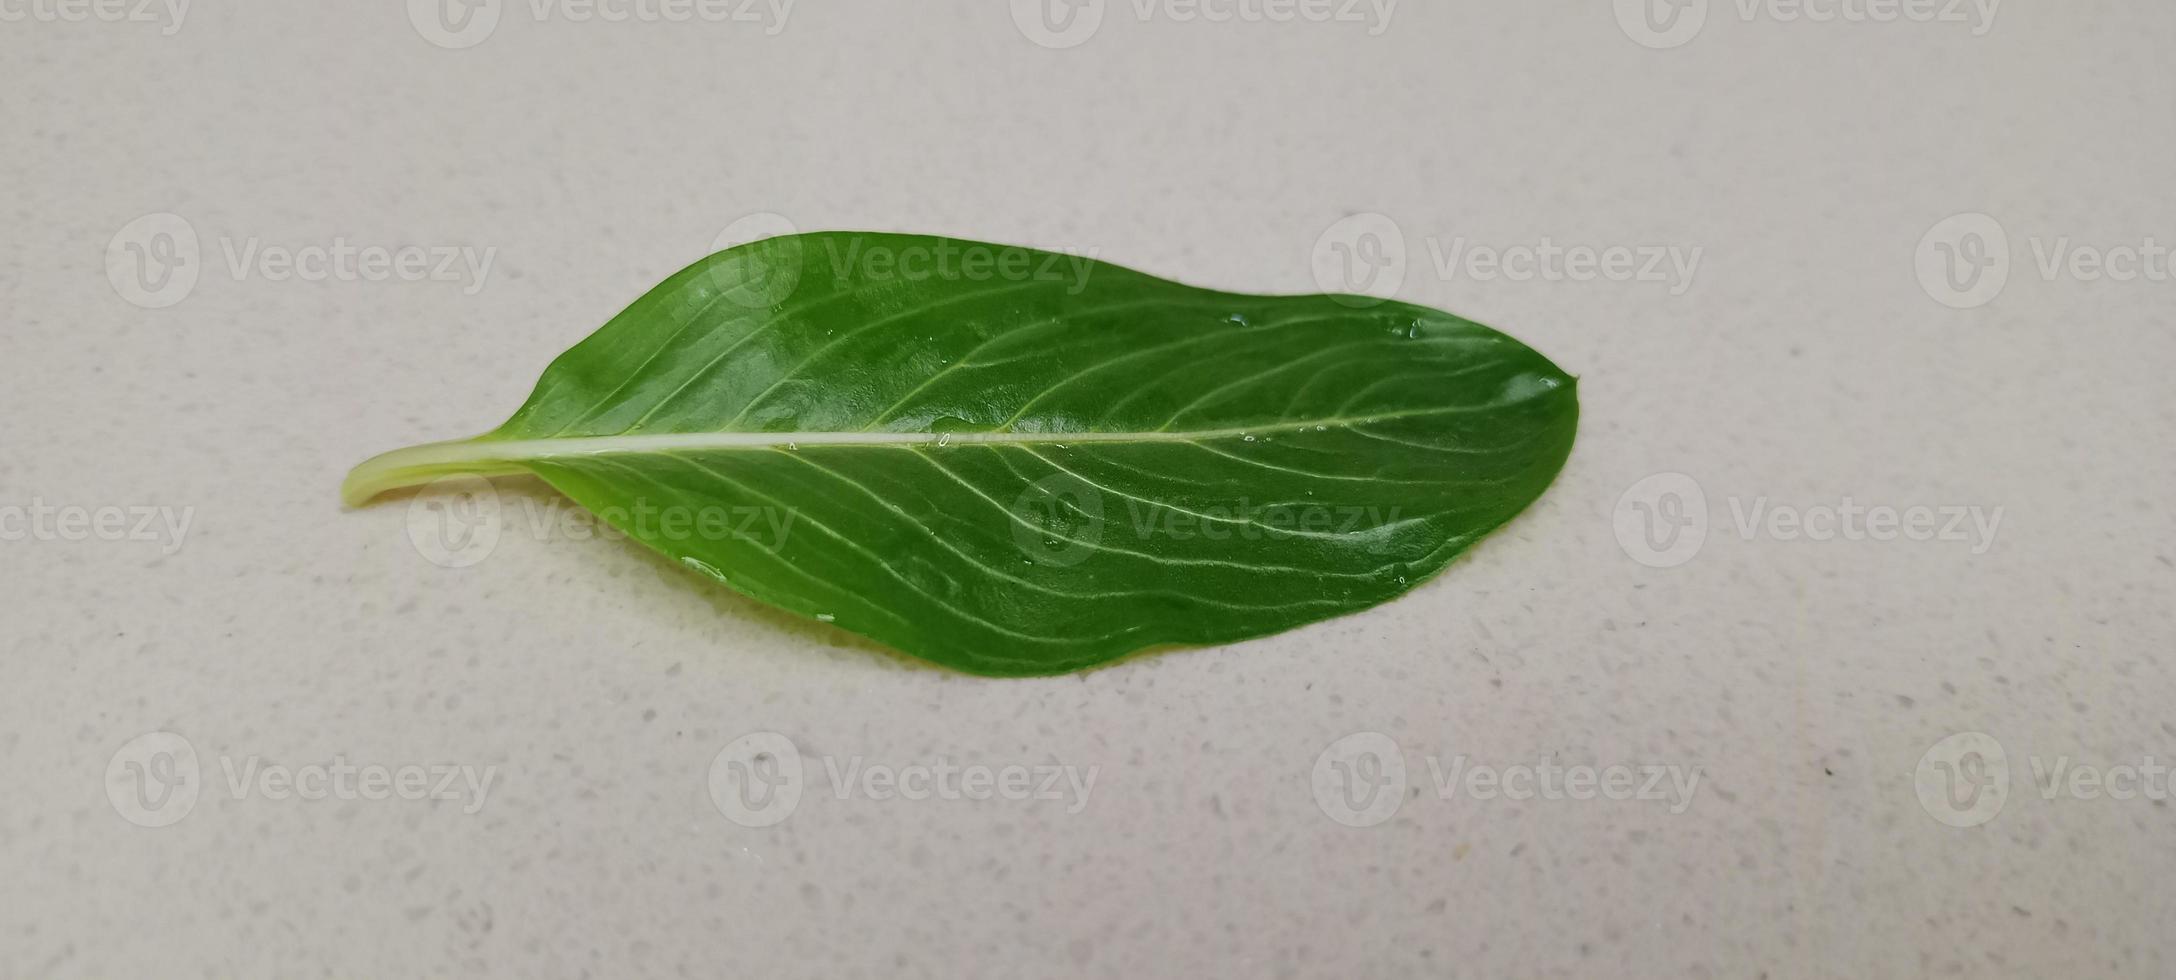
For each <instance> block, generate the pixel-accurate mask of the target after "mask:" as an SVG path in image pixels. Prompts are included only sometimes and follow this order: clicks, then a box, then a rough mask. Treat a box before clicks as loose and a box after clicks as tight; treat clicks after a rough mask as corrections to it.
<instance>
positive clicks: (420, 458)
mask: <svg viewBox="0 0 2176 980" xmlns="http://www.w3.org/2000/svg"><path fill="white" fill-rule="evenodd" d="M1496 407H1500V406H1499V405H1455V406H1444V407H1439V408H1426V409H1410V410H1407V411H1402V412H1385V413H1382V414H1379V415H1366V416H1342V417H1333V418H1318V419H1302V420H1298V421H1286V422H1277V423H1272V424H1267V425H1251V426H1235V427H1229V428H1218V429H1199V430H1194V431H1186V432H1157V431H1148V432H672V433H658V434H655V435H614V436H569V437H553V438H548V439H505V440H499V439H463V440H459V441H455V442H434V443H428V444H425V445H421V446H410V447H408V448H406V449H396V450H394V451H392V452H389V453H384V454H382V455H379V456H375V457H372V458H371V459H369V460H366V461H364V462H363V464H362V465H360V466H357V467H356V468H355V470H354V471H353V472H351V473H349V474H348V478H347V480H346V482H345V483H343V484H342V485H341V488H340V490H341V496H342V497H343V498H344V499H346V501H347V502H348V504H350V505H355V504H360V503H362V502H363V501H366V500H369V499H370V498H372V497H375V496H377V495H378V494H381V493H384V492H386V491H388V490H395V489H399V488H401V487H406V486H414V485H416V484H420V483H426V482H429V481H431V480H433V479H437V478H441V477H446V476H451V475H454V474H457V473H459V474H469V475H484V476H489V475H494V474H500V473H507V472H515V471H518V470H519V468H520V466H519V464H521V463H525V462H537V461H544V460H552V459H566V458H569V457H583V456H602V455H614V456H618V455H645V454H661V453H688V452H716V451H731V450H766V449H780V448H798V447H802V446H947V447H949V446H992V445H995V446H1043V445H1072V444H1076V443H1174V442H1211V441H1217V440H1223V439H1242V438H1245V437H1247V436H1260V435H1275V434H1278V433H1283V432H1303V431H1311V430H1315V429H1325V428H1328V427H1330V426H1337V427H1339V428H1348V427H1351V426H1357V425H1370V424H1373V423H1377V422H1390V421H1396V420H1398V419H1403V418H1414V417H1418V416H1427V415H1449V414H1454V413H1461V412H1477V411H1486V410H1488V409H1491V408H1496Z"/></svg>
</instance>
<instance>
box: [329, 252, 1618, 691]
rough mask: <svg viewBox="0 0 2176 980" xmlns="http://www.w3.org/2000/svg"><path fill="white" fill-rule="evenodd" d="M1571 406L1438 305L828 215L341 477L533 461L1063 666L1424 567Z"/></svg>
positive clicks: (656, 522) (770, 582) (1503, 508)
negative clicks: (822, 224)
mask: <svg viewBox="0 0 2176 980" xmlns="http://www.w3.org/2000/svg"><path fill="white" fill-rule="evenodd" d="M1578 414H1579V409H1578V398H1577V395H1576V393H1575V389H1574V384H1573V379H1572V378H1571V376H1569V375H1567V374H1565V373H1564V372H1563V371H1562V370H1561V369H1559V368H1558V367H1557V366H1556V365H1554V364H1552V363H1550V362H1549V361H1548V359H1546V358H1544V357H1542V356H1541V355H1540V354H1537V353H1535V352H1534V351H1533V350H1531V349H1529V348H1527V347H1526V346H1524V345H1522V344H1520V343H1519V342H1518V341H1515V340H1513V339H1511V338H1510V337H1507V336H1504V335H1503V334H1501V333H1497V332H1496V331H1494V330H1490V329H1489V328H1487V327H1484V326H1481V325H1480V324H1477V323H1474V322H1472V321H1469V320H1464V319H1461V318H1459V317H1456V316H1452V315H1450V314H1448V313H1443V312H1440V311H1437V310H1431V309H1426V308H1423V307H1417V306H1411V305H1408V304H1404V303H1397V302H1377V301H1375V300H1370V299H1367V298H1364V297H1352V296H1248V295H1239V294H1234V293H1223V292H1215V291H1211V290H1207V289H1198V288H1194V287H1191V286H1184V285H1180V284H1178V283H1174V282H1170V281H1167V280H1163V279H1157V278H1155V277H1152V276H1148V275H1144V274H1142V273H1139V272H1134V271H1132V270H1129V269H1125V268H1121V267H1119V266H1115V265H1111V264H1108V263H1102V262H1096V261H1093V260H1090V259H1087V258H1083V257H1079V256H1066V255H1059V254H1055V253H1049V252H1042V251H1037V250H1033V249H1026V248H1018V247H1011V246H1001V245H989V244H983V243H979V242H969V241H962V240H956V239H943V238H931V237H925V236H916V235H889V234H867V233H846V232H837V233H818V234H808V235H795V236H789V237H784V238H773V239H767V240H764V241H761V242H757V243H754V244H750V245H744V246H741V247H738V248H734V249H730V250H727V251H724V252H720V253H718V254H716V255H712V256H710V257H709V258H706V259H704V260H702V261H700V262H697V263H696V264H695V265H693V266H690V267H689V268H687V269H684V270H682V271H681V272H679V273H677V274H675V275H674V276H673V277H672V278H670V279H667V280H666V281H665V282H664V283H663V284H661V285H659V286H658V287H657V288H656V289H653V290H651V291H650V292H649V293H648V294H647V295H645V296H643V297H642V298H641V299H639V300H636V301H635V303H634V305H633V306H630V307H629V308H628V309H627V310H626V311H625V312H623V313H621V314H620V315H619V316H617V317H614V318H613V319H612V321H611V322H610V323H607V324H605V326H604V328H603V329H601V330H599V331H597V332H596V333H595V334H593V335H591V336H590V337H589V338H588V339H587V340H584V341H582V342H581V343H579V344H577V345H575V347H574V348H573V349H572V350H569V351H567V352H566V353H565V354H563V355H561V356H560V357H559V359H558V360H556V361H554V362H552V365H551V366H550V367H549V368H547V369H546V370H545V372H544V376H543V378H542V379H541V380H539V381H538V383H537V386H536V390H535V392H534V393H533V394H532V395H530V397H529V401H528V403H527V404H525V405H523V406H522V407H521V409H520V410H519V411H517V412H515V413H514V416H513V418H512V419H510V420H508V421H507V423H506V424H505V425H503V426H500V427H499V428H498V429H497V430H496V431H493V432H491V433H489V434H487V435H483V436H479V437H477V438H475V439H470V440H465V441H459V442H450V443H435V444H431V445H426V446H417V447H414V448H411V449H403V450H399V451H397V452H392V453H387V454H385V455H383V456H379V457H377V458H375V459H372V460H370V461H368V462H366V463H364V464H363V465H361V466H359V467H357V468H356V469H355V471H354V472H353V473H352V474H350V475H349V477H348V481H347V484H346V486H345V488H344V492H345V496H346V498H347V499H348V501H349V502H350V503H360V502H362V501H364V500H367V499H368V498H370V497H372V496H374V495H376V494H377V493H379V492H381V491H384V490H387V489H390V488H393V487H397V486H405V485H410V484H415V483H420V482H424V481H427V480H430V479H432V478H434V477H439V476H444V475H448V474H453V473H475V474H484V475H492V474H502V473H516V472H530V473H534V474H536V475H537V476H540V477H542V478H543V479H544V480H545V481H547V482H549V483H550V484H551V485H552V486H554V487H556V488H558V489H559V490H560V491H561V492H563V493H565V494H566V495H567V496H569V497H571V498H573V499H574V500H575V501H577V502H579V503H580V504H581V505H582V506H584V507H587V508H589V509H590V510H591V511H594V512H596V513H597V514H598V516H599V517H601V518H602V519H604V520H605V521H607V522H608V523H610V524H612V525H613V526H615V527H618V528H619V529H620V530H622V531H625V532H626V533H627V534H629V535H630V536H632V537H634V538H636V539H638V540H640V541H642V542H643V543H644V544H647V545H649V546H650V547H652V548H655V549H657V550H658V551H660V552H663V553H664V554H666V555H668V556H670V557H672V558H674V559H676V560H678V561H679V562H681V563H682V564H684V565H686V566H687V567H688V568H690V569H693V570H695V571H697V572H699V573H701V574H703V575H706V576H708V577H710V578H713V579H716V580H717V581H719V582H722V583H724V584H726V585H727V586H730V587H732V588H733V589H736V590H738V591H740V592H743V593H746V594H747V595H750V596H753V597H755V598H757V599H761V600H763V601H765V602H769V603H772V604H774V605H778V606H781V607H784V608H786V609H790V610H793V611H795V612H799V613H802V614H805V615H809V616H814V617H816V618H818V619H821V620H823V621H825V622H830V623H835V624H837V625H838V626H841V627H844V628H846V629H849V630H853V631H854V632H857V633H861V634H863V635H866V636H869V637H872V638H874V639H876V640H879V641H881V642H883V643H886V644H889V645H891V646H893V647H896V648H898V649H900V650H903V651H905V652H907V653H910V654H913V655H915V656H918V657H923V658H925V659H928V660H933V661H936V662H938V663H940V664H945V665H949V666H952V667H955V668H958V669H960V670H965V671H970V672H973V673H977V674H991V675H1032V674H1052V673H1061V672H1065V671H1071V670H1078V669H1081V668H1084V667H1088V666H1091V665H1094V664H1099V663H1103V662H1106V661H1110V660H1113V659H1116V658H1118V657H1121V656H1124V655H1126V654H1128V653H1130V652H1133V651H1136V650H1140V649H1143V648H1146V647H1152V646H1160V645H1167V644H1206V643H1223V642H1230V641H1234V640H1240V639H1245V638H1248V637H1255V636H1262V635H1265V634H1269V633H1274V632H1277V631H1280V630H1284V629H1289V628H1291V627H1294V626H1298V625H1300V624H1303V623H1308V622H1313V621H1316V620H1321V619H1326V618H1329V617H1332V616H1337V615H1341V614H1344V613H1349V612H1353V611H1355V610H1359V609H1364V608H1366V607H1368V606H1372V605H1375V604H1377V603H1380V602H1383V601H1385V600H1388V599H1390V598H1393V597H1395V596H1397V595H1400V594H1402V593H1404V592H1406V591H1407V590H1409V589H1411V588H1413V587H1414V586H1416V585H1418V584H1420V583H1421V582H1422V581H1424V580H1426V579H1427V578H1429V577H1430V576H1432V575H1434V574H1435V573H1436V572H1437V571H1439V570H1441V569H1442V568H1443V566H1444V565H1445V564H1446V563H1448V562H1449V561H1450V560H1451V559H1452V558H1453V557H1455V556H1457V555H1458V554H1459V553H1460V552H1461V551H1464V550H1465V549H1466V548H1468V547H1470V546H1471V545H1472V544H1473V543H1474V542H1475V541H1476V540H1477V539H1479V538H1480V537H1481V536H1482V535H1484V534H1486V533H1488V532H1489V531H1490V530H1492V529H1494V528H1496V527H1498V526H1499V525H1501V524H1503V523H1504V522H1505V521H1507V520H1510V519H1511V517H1512V516H1513V515H1515V514H1517V513H1518V512H1519V511H1520V509H1522V508H1524V507H1525V506H1526V505H1527V504H1528V503H1529V502H1531V501H1532V500H1533V499H1534V498H1535V497H1537V496H1539V495H1540V494H1541V492H1542V490H1543V489H1544V488H1546V487H1547V486H1548V484H1549V481H1550V480H1551V479H1553V478H1554V477H1555V476H1556V473H1557V471H1558V470H1559V469H1560V468H1562V466H1563V464H1564V459H1565V457H1566V455H1567V454H1568V453H1569V452H1570V451H1571V445H1572V438H1573V434H1574V431H1575V430H1576V428H1577V424H1578Z"/></svg>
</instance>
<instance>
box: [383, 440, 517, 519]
mask: <svg viewBox="0 0 2176 980" xmlns="http://www.w3.org/2000/svg"><path fill="white" fill-rule="evenodd" d="M525 472H528V471H527V470H525V469H523V468H522V467H521V465H520V464H519V463H516V462H514V461H513V460H511V459H507V458H505V456H504V455H503V454H499V453H494V452H492V451H491V443H489V442H483V441H478V440H475V439H455V440H450V441H447V442H431V443H425V444H423V445H420V446H409V447H408V448H406V449H395V450H393V451H392V452H389V453H379V454H378V455H376V456H372V457H370V458H369V459H366V460H364V461H363V462H362V464H361V465H359V466H357V467H355V468H354V469H352V470H349V471H348V477H347V479H345V480H342V481H341V482H340V501H341V503H344V504H346V505H348V506H349V507H360V506H362V505H363V504H364V503H366V502H368V501H369V500H370V498H372V497H375V496H377V495H379V494H381V493H384V492H386V491H388V490H398V489H400V488H402V487H412V486H417V485H420V484H424V483H429V482H431V481H432V480H436V479H438V478H439V477H443V476H452V475H455V474H467V475H470V476H508V475H511V474H515V473H525Z"/></svg>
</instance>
